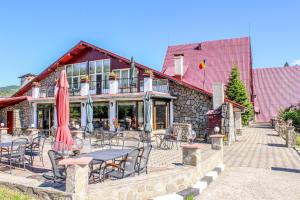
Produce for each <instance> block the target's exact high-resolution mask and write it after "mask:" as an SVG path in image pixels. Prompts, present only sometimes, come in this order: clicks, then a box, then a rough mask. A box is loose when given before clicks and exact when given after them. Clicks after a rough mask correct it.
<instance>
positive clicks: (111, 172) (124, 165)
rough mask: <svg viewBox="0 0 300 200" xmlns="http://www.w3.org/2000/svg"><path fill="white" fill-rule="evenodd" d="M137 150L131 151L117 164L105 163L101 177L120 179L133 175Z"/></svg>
mask: <svg viewBox="0 0 300 200" xmlns="http://www.w3.org/2000/svg"><path fill="white" fill-rule="evenodd" d="M138 155H139V149H133V150H132V151H131V152H129V153H128V154H127V155H126V156H125V157H124V158H123V159H122V160H121V161H120V162H119V163H118V164H116V163H107V164H106V165H105V167H104V170H103V173H104V174H103V177H111V178H114V179H122V178H125V177H129V176H134V175H135V169H136V163H137V158H138Z"/></svg>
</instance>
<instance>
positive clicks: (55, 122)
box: [53, 104, 57, 128]
mask: <svg viewBox="0 0 300 200" xmlns="http://www.w3.org/2000/svg"><path fill="white" fill-rule="evenodd" d="M53 110H54V112H53V115H54V116H53V119H54V127H55V128H57V111H56V105H55V104H54V109H53Z"/></svg>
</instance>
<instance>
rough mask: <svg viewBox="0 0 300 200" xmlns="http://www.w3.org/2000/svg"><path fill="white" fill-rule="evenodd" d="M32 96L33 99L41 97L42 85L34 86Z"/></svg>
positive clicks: (36, 84)
mask: <svg viewBox="0 0 300 200" xmlns="http://www.w3.org/2000/svg"><path fill="white" fill-rule="evenodd" d="M31 96H32V98H39V97H40V85H39V84H38V83H35V84H33V87H32V94H31Z"/></svg>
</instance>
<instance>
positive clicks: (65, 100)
mask: <svg viewBox="0 0 300 200" xmlns="http://www.w3.org/2000/svg"><path fill="white" fill-rule="evenodd" d="M57 87H58V90H57V93H56V95H55V101H56V110H57V133H56V138H55V141H56V142H61V143H63V144H65V145H66V147H67V149H68V150H71V148H72V145H73V139H72V136H71V133H70V129H69V126H68V125H69V94H68V89H69V84H68V81H67V74H66V71H65V70H63V71H62V72H61V74H60V76H59V79H58V82H57Z"/></svg>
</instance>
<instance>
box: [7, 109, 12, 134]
mask: <svg viewBox="0 0 300 200" xmlns="http://www.w3.org/2000/svg"><path fill="white" fill-rule="evenodd" d="M7 128H8V133H9V134H12V133H13V128H14V112H13V111H7Z"/></svg>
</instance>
